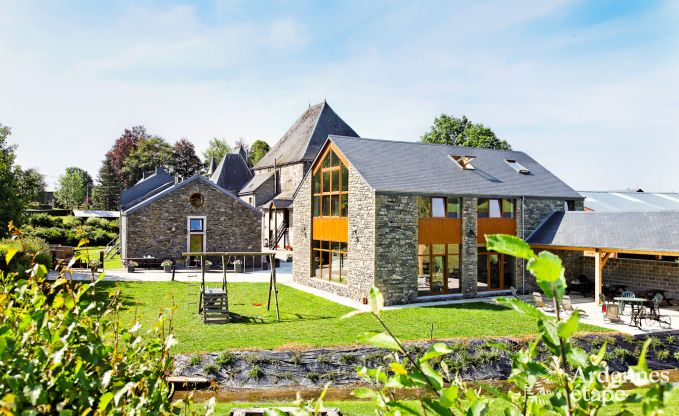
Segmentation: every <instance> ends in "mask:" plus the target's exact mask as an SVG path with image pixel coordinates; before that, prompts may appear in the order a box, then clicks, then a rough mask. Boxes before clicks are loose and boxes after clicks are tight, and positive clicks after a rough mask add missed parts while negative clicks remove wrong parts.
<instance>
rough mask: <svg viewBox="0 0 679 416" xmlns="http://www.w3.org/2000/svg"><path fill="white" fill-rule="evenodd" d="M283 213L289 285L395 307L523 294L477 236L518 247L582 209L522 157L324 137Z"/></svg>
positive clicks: (521, 280)
mask: <svg viewBox="0 0 679 416" xmlns="http://www.w3.org/2000/svg"><path fill="white" fill-rule="evenodd" d="M294 206H295V210H294V213H293V217H294V223H295V228H294V238H293V241H294V244H293V247H294V251H295V261H294V264H293V279H294V281H296V282H298V283H301V284H304V285H307V286H311V287H314V288H317V289H320V290H325V291H328V292H332V293H334V294H337V295H340V296H344V297H347V298H350V299H354V300H362V299H363V298H365V297H366V296H367V293H368V291H369V289H370V287H371V286H373V285H374V286H377V287H378V288H380V290H381V291H382V292H383V294H384V296H385V302H386V303H387V304H405V303H412V302H416V301H427V300H439V299H444V298H454V297H475V296H480V295H486V294H497V293H502V292H507V291H508V289H510V288H511V287H514V288H517V289H518V290H519V292H528V291H530V290H531V289H532V288H533V287H534V286H535V285H534V281H533V280H532V279H531V277H530V275H529V273H525V271H524V265H523V264H522V262H519V261H516V262H515V261H514V259H513V258H511V257H509V256H506V257H505V256H503V255H501V254H498V253H494V252H489V251H488V250H486V248H485V234H493V233H505V234H513V235H517V236H519V237H522V238H525V237H526V236H528V235H530V233H531V232H532V231H533V230H535V229H536V228H537V227H538V225H539V224H540V223H541V222H542V221H543V220H544V219H545V218H546V217H547V216H549V215H550V214H551V213H552V212H554V211H565V210H582V209H583V197H582V196H580V194H578V193H577V192H575V191H574V190H573V189H571V188H570V187H569V186H568V185H566V184H565V183H564V182H563V181H561V180H560V179H559V178H557V177H556V176H555V175H553V174H552V173H551V172H549V171H548V170H547V169H545V168H544V167H543V166H541V165H540V164H539V163H538V162H536V161H535V160H533V159H532V158H531V157H530V156H528V155H526V154H525V153H522V152H517V151H499V150H489V149H479V148H466V147H456V146H446V145H430V144H421V143H415V142H397V141H384V140H373V139H358V138H353V137H342V136H330V137H329V138H328V139H327V141H326V142H325V144H324V145H323V147H322V148H321V151H320V153H319V155H318V156H317V157H316V158H315V160H314V161H313V162H312V163H311V164H310V169H309V171H308V172H307V174H306V175H305V176H304V179H303V180H302V182H301V184H300V186H299V188H298V190H297V192H296V193H295V194H294Z"/></svg>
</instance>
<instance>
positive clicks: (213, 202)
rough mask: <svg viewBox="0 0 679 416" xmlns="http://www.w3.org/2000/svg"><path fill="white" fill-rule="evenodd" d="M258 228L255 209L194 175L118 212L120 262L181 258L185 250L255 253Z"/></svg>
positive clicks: (258, 212) (258, 221)
mask: <svg viewBox="0 0 679 416" xmlns="http://www.w3.org/2000/svg"><path fill="white" fill-rule="evenodd" d="M239 157H240V156H239ZM260 224H261V212H260V211H259V210H258V209H257V208H255V207H253V206H251V205H249V204H247V203H245V202H243V201H241V200H240V199H239V198H238V197H237V196H236V195H235V194H233V193H231V192H229V191H227V190H226V189H224V188H222V187H221V186H219V185H218V184H216V183H214V182H212V181H210V180H209V179H207V178H205V177H203V176H201V175H195V176H193V177H191V178H189V179H187V180H185V181H183V182H179V183H176V184H173V185H172V186H170V187H167V188H164V189H162V190H161V191H159V192H155V193H152V194H151V196H150V197H148V198H146V199H144V200H142V201H140V202H138V203H137V204H135V205H133V206H132V207H129V208H127V209H125V210H124V211H122V213H121V217H120V247H121V258H122V259H123V261H125V260H127V259H130V258H142V257H155V258H158V259H165V258H174V259H180V258H181V253H183V252H187V251H260V250H261V237H260V236H261V234H260Z"/></svg>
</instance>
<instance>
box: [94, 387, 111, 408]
mask: <svg viewBox="0 0 679 416" xmlns="http://www.w3.org/2000/svg"><path fill="white" fill-rule="evenodd" d="M111 400H113V393H111V392H110V391H109V392H107V393H104V394H103V395H102V396H101V398H100V399H99V406H98V407H97V408H98V409H99V410H106V407H107V406H108V404H109V403H111Z"/></svg>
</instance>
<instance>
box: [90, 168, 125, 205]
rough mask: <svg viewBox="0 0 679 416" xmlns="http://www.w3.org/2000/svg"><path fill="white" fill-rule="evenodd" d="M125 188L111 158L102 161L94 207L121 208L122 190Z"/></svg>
mask: <svg viewBox="0 0 679 416" xmlns="http://www.w3.org/2000/svg"><path fill="white" fill-rule="evenodd" d="M122 190H123V187H122V184H121V183H120V179H119V178H118V174H117V173H116V171H115V169H113V162H112V161H111V158H109V157H106V158H104V160H103V161H102V162H101V167H100V168H99V174H98V175H97V187H96V188H94V192H93V194H94V198H93V199H94V208H95V209H104V210H109V211H115V210H117V209H118V208H120V192H121V191H122Z"/></svg>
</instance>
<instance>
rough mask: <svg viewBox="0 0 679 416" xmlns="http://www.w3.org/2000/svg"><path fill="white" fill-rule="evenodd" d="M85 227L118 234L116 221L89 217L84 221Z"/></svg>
mask: <svg viewBox="0 0 679 416" xmlns="http://www.w3.org/2000/svg"><path fill="white" fill-rule="evenodd" d="M85 225H89V226H92V227H94V228H98V229H101V230H106V231H112V232H116V233H117V232H118V220H113V219H107V218H95V217H90V218H88V219H86V220H85Z"/></svg>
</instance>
